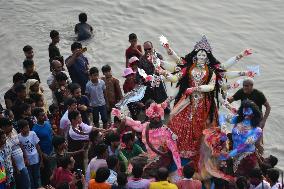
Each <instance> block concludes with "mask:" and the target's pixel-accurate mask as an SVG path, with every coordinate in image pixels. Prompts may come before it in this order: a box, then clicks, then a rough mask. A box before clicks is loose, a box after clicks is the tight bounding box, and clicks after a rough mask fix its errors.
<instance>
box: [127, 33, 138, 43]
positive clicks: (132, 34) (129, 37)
mask: <svg viewBox="0 0 284 189" xmlns="http://www.w3.org/2000/svg"><path fill="white" fill-rule="evenodd" d="M128 39H129V41H131V40H134V39H137V35H136V34H135V33H131V34H129V36H128Z"/></svg>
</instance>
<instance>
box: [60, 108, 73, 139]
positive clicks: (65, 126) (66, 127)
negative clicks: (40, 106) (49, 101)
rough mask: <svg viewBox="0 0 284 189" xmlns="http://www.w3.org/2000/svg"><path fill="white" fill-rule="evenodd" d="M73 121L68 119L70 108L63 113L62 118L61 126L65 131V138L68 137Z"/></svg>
mask: <svg viewBox="0 0 284 189" xmlns="http://www.w3.org/2000/svg"><path fill="white" fill-rule="evenodd" d="M70 125H71V122H70V120H69V119H68V110H66V112H65V113H64V114H63V116H62V118H61V119H60V123H59V128H60V129H61V130H62V131H63V133H64V136H65V138H67V133H68V130H69V128H70Z"/></svg>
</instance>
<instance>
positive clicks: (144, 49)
mask: <svg viewBox="0 0 284 189" xmlns="http://www.w3.org/2000/svg"><path fill="white" fill-rule="evenodd" d="M150 50H152V48H148V49H144V51H150Z"/></svg>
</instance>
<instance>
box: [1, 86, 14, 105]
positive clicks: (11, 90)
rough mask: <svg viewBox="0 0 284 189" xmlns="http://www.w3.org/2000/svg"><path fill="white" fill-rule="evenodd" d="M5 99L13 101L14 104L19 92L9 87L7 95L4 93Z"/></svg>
mask: <svg viewBox="0 0 284 189" xmlns="http://www.w3.org/2000/svg"><path fill="white" fill-rule="evenodd" d="M4 99H5V100H6V99H9V100H11V101H12V103H13V104H14V102H15V101H16V99H17V94H16V93H15V91H14V90H13V89H9V90H8V91H7V92H6V93H5V95H4Z"/></svg>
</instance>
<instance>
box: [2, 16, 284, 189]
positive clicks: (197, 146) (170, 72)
mask: <svg viewBox="0 0 284 189" xmlns="http://www.w3.org/2000/svg"><path fill="white" fill-rule="evenodd" d="M79 21H80V23H78V24H77V25H76V26H75V33H76V34H78V41H76V42H74V43H73V44H72V45H71V51H72V54H71V55H70V56H69V57H67V58H65V59H64V57H63V56H62V55H61V53H60V50H59V48H58V47H57V44H58V43H59V42H60V34H59V32H58V31H56V30H52V31H51V32H50V38H51V43H50V45H49V47H48V51H49V62H50V74H49V75H48V77H47V81H43V80H41V79H40V75H39V74H38V72H37V71H36V68H35V63H34V60H33V57H34V52H33V47H32V46H30V45H26V46H25V47H24V48H23V52H24V55H25V59H24V61H23V64H22V66H23V69H24V73H20V72H17V73H15V74H14V75H13V84H12V86H11V88H10V89H9V90H8V91H7V92H6V93H5V95H4V99H5V107H6V108H5V109H4V108H2V106H1V114H0V140H1V141H0V189H2V188H3V189H5V188H8V189H13V188H17V189H29V188H31V189H37V188H40V187H44V188H50V189H51V188H56V189H67V188H71V189H76V188H78V189H80V188H88V189H110V188H113V189H123V188H126V189H175V188H179V189H201V188H208V189H209V188H215V189H225V188H236V189H269V188H272V189H280V188H282V187H283V183H282V184H281V183H280V182H279V177H280V173H281V171H280V170H278V169H277V168H275V166H276V165H277V163H278V159H277V157H275V156H273V155H270V156H268V157H266V158H264V157H263V151H264V149H263V138H262V136H263V130H264V128H265V123H266V120H267V118H268V117H269V113H270V109H271V107H270V105H269V102H268V100H267V99H266V97H265V95H264V94H263V93H262V92H261V91H260V90H257V89H255V88H253V84H254V80H253V79H252V78H253V77H254V76H255V73H254V72H253V71H251V70H245V71H229V70H228V68H230V67H231V66H232V65H234V64H235V63H237V62H239V61H240V60H241V59H242V58H243V57H246V56H249V55H250V54H251V53H252V51H251V49H246V50H244V51H243V52H241V53H240V54H238V55H236V56H234V57H232V58H230V59H229V60H228V61H226V62H222V63H221V62H219V61H218V60H217V59H216V58H215V57H214V56H213V54H212V49H211V46H210V44H209V43H208V41H207V39H206V38H205V37H202V39H201V40H200V41H199V42H197V43H196V45H195V46H194V48H193V51H192V52H190V53H189V54H188V55H186V56H185V57H184V58H181V57H179V56H178V55H177V54H176V53H175V52H174V51H173V49H172V47H171V46H170V45H169V42H168V41H167V39H166V38H165V37H163V36H162V37H161V38H160V41H161V44H162V46H163V47H164V48H165V52H166V54H167V55H168V56H169V58H170V59H171V61H169V62H167V61H166V60H165V59H164V58H163V56H162V54H161V53H158V52H156V50H155V49H154V46H153V44H152V42H151V41H146V42H144V43H143V46H142V45H139V43H138V39H137V36H136V34H134V33H131V34H130V35H129V43H130V46H129V48H127V49H126V51H125V58H126V61H125V69H124V71H123V73H121V76H122V77H123V78H124V83H123V84H122V85H121V84H120V82H119V79H118V78H115V77H114V76H113V75H112V68H111V66H110V65H97V67H91V66H90V64H89V60H88V58H87V57H86V56H85V55H84V53H85V52H86V50H87V48H86V47H84V48H83V47H82V44H81V43H80V42H79V41H80V40H86V39H88V38H90V37H91V36H92V32H93V28H92V27H91V26H90V25H89V24H87V15H86V13H81V14H80V15H79ZM238 77H245V78H243V79H239V80H237V81H234V82H231V83H229V81H230V79H231V78H238ZM167 81H168V82H171V83H177V96H176V97H170V96H168V94H167V90H166V85H165V82H167ZM42 82H46V83H47V85H48V87H49V89H50V90H51V92H52V102H49V103H48V102H47V100H46V96H45V90H44V89H43V87H42ZM241 85H242V88H240V89H239V90H238V91H237V92H236V93H235V94H234V95H232V96H228V95H227V94H228V91H230V90H231V89H236V88H238V87H240V86H241ZM173 100H174V105H173V107H172V104H171V101H173ZM239 100H240V101H241V105H240V107H239V108H235V107H233V106H232V104H231V103H232V102H233V101H239ZM263 106H264V107H265V111H264V113H262V112H263V111H262V107H263ZM171 107H172V108H171ZM221 110H222V111H221ZM164 118H165V119H164ZM228 125H233V129H232V130H229V129H228V128H229V127H227V126H228ZM282 176H283V173H282ZM282 182H283V178H282Z"/></svg>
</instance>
